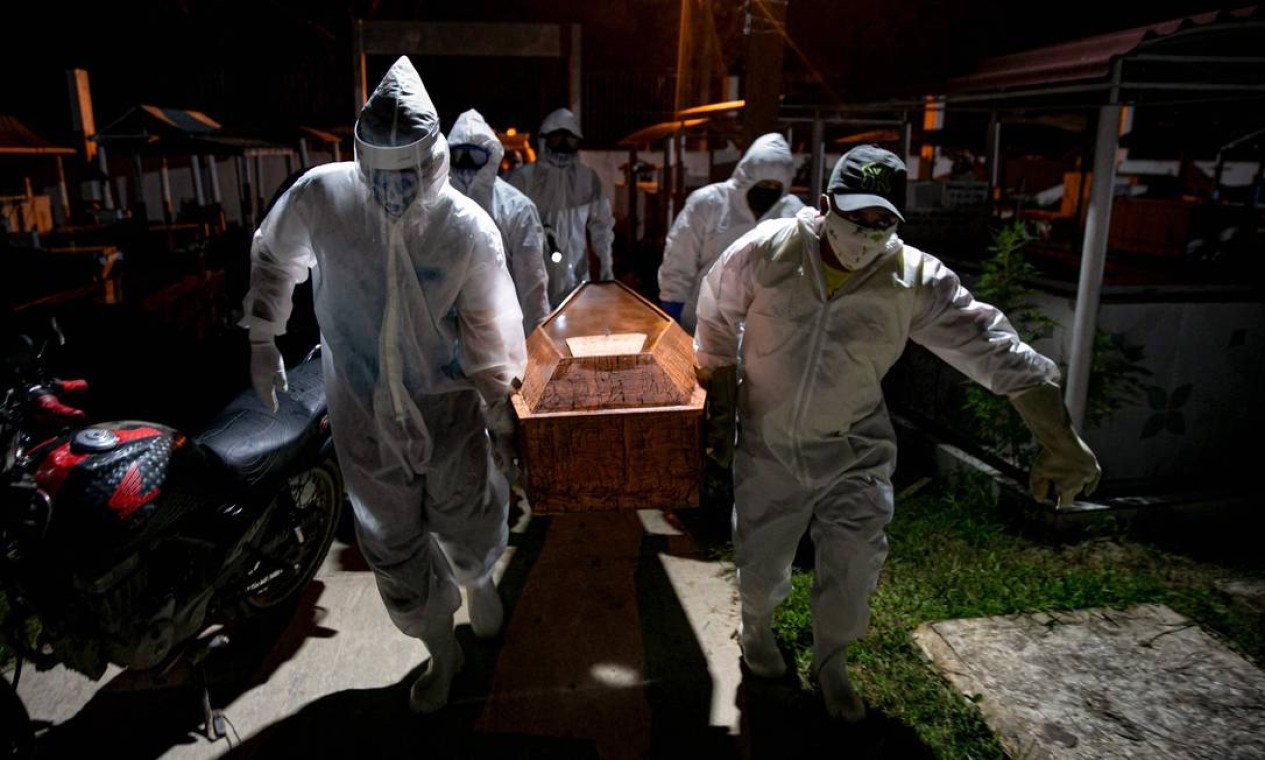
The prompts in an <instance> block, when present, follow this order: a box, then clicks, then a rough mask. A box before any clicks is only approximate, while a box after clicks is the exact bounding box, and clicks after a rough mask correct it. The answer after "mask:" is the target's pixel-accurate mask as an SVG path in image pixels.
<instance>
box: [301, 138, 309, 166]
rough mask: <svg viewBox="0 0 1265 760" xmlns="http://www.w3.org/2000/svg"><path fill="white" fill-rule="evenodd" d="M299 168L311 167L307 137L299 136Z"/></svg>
mask: <svg viewBox="0 0 1265 760" xmlns="http://www.w3.org/2000/svg"><path fill="white" fill-rule="evenodd" d="M299 168H300V169H302V170H303V171H307V170H308V169H311V168H312V158H311V156H309V155H308V152H307V138H306V137H300V138H299Z"/></svg>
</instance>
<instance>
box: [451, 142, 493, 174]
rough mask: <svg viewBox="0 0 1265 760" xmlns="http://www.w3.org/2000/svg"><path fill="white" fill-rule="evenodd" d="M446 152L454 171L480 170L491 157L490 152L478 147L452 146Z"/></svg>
mask: <svg viewBox="0 0 1265 760" xmlns="http://www.w3.org/2000/svg"><path fill="white" fill-rule="evenodd" d="M448 150H449V152H450V153H451V156H452V165H453V167H454V168H456V169H482V168H483V167H484V165H486V164H487V162H488V159H490V158H491V157H492V151H490V150H488V149H487V148H481V147H479V146H478V145H453V146H450V147H449V148H448Z"/></svg>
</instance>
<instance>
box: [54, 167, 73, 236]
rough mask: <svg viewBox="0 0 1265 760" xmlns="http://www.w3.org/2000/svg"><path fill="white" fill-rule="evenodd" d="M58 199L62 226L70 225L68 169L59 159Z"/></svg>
mask: <svg viewBox="0 0 1265 760" xmlns="http://www.w3.org/2000/svg"><path fill="white" fill-rule="evenodd" d="M57 199H58V200H59V201H61V208H62V224H69V223H70V191H69V190H68V189H67V188H66V167H65V165H64V164H63V163H62V160H61V156H58V157H57Z"/></svg>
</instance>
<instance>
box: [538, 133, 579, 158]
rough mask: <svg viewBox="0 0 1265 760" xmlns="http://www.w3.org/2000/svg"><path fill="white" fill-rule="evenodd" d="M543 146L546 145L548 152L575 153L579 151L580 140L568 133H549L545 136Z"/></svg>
mask: <svg viewBox="0 0 1265 760" xmlns="http://www.w3.org/2000/svg"><path fill="white" fill-rule="evenodd" d="M545 145H548V146H549V149H550V150H555V151H556V150H562V151H565V152H567V153H575V152H576V151H577V150H579V149H580V138H578V137H576V136H575V135H573V134H571V133H570V132H561V131H560V132H550V133H549V134H547V135H545Z"/></svg>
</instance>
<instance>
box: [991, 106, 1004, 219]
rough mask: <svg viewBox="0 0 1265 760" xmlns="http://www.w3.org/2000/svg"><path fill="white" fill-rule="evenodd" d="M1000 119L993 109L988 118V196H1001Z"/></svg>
mask: <svg viewBox="0 0 1265 760" xmlns="http://www.w3.org/2000/svg"><path fill="white" fill-rule="evenodd" d="M1001 183H1002V176H1001V121H1000V120H999V119H998V118H997V112H996V111H993V113H992V116H990V117H989V119H988V196H989V198H992V199H994V200H996V199H999V198H1001V192H1000V188H1001Z"/></svg>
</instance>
